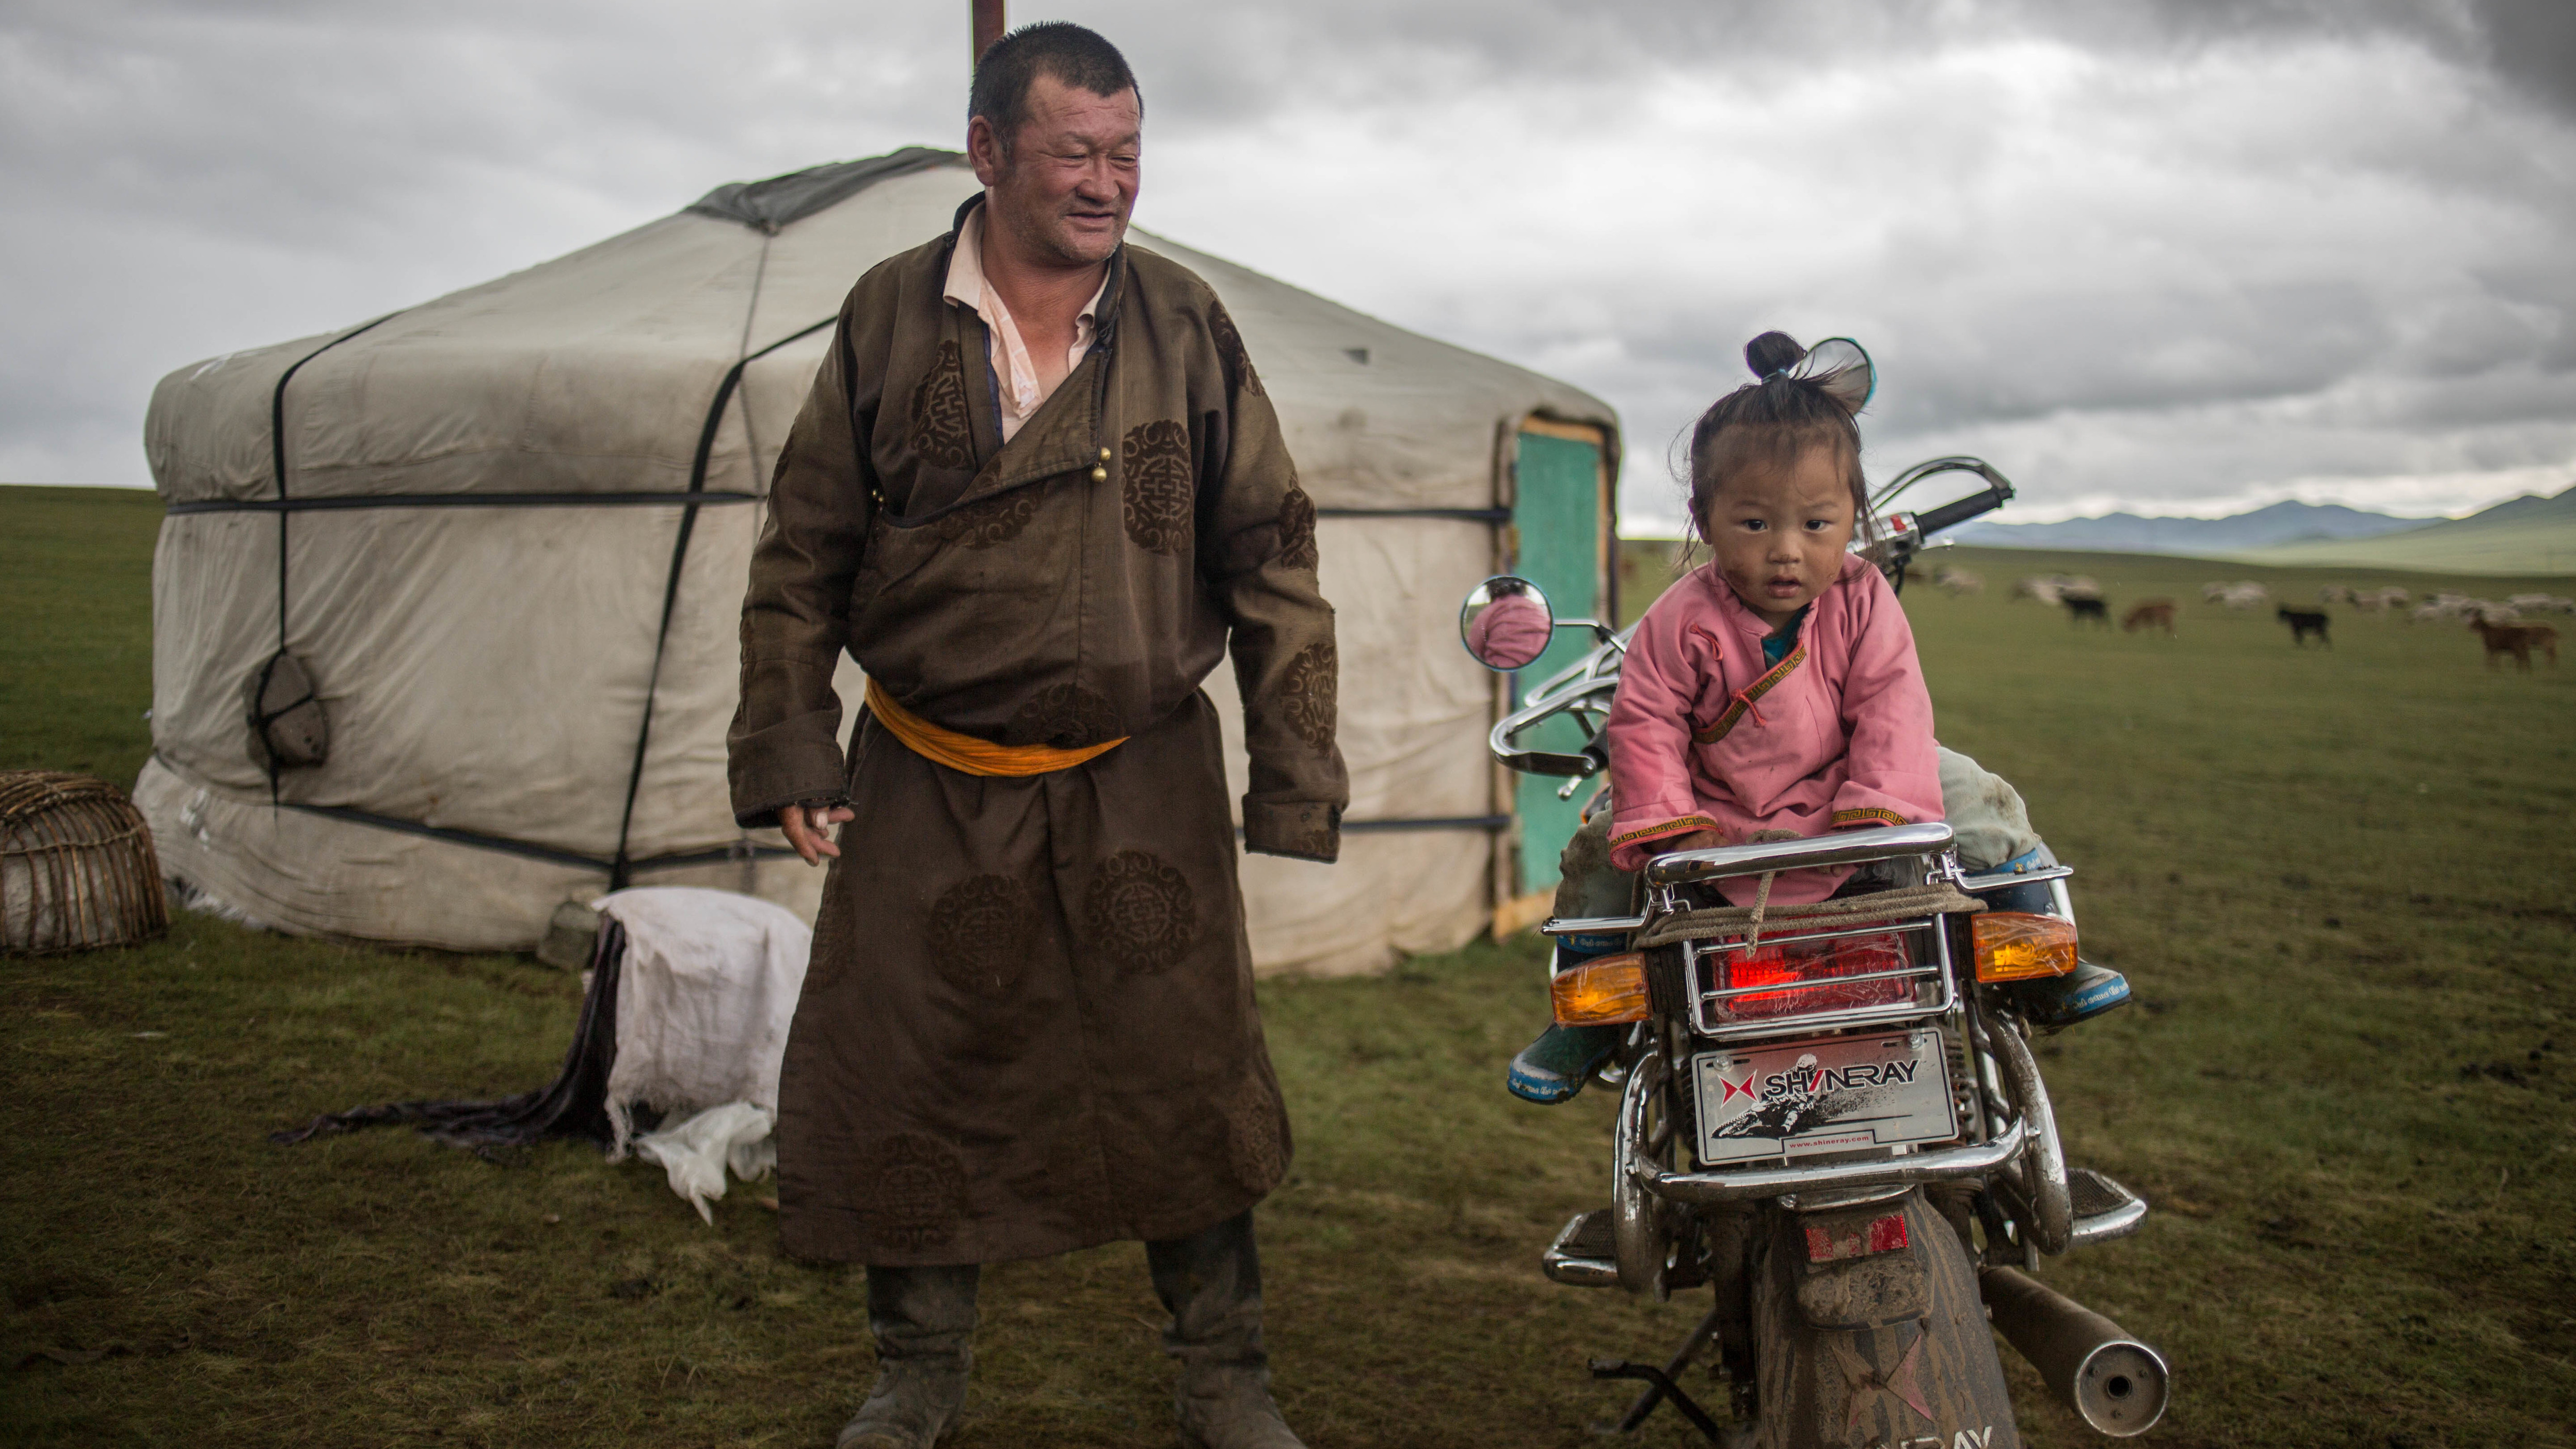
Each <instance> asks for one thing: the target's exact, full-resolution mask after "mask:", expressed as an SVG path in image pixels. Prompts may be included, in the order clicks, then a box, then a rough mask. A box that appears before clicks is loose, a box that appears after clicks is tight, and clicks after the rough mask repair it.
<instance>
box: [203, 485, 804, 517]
mask: <svg viewBox="0 0 2576 1449" xmlns="http://www.w3.org/2000/svg"><path fill="white" fill-rule="evenodd" d="M759 501H760V495H759V494H757V493H733V492H708V493H701V494H698V495H697V496H696V497H695V498H694V499H693V498H691V497H690V495H688V494H686V493H674V492H671V491H669V490H668V489H664V490H662V491H659V492H649V493H366V494H332V495H328V496H325V497H321V498H200V499H197V500H196V501H194V502H190V503H173V504H171V505H170V507H169V508H168V509H167V510H166V511H168V512H170V513H174V514H176V513H338V512H343V511H346V510H348V509H352V508H639V507H649V506H650V505H652V504H656V503H690V502H696V503H701V504H704V505H707V506H708V507H714V506H716V505H718V504H723V503H758V502H759Z"/></svg>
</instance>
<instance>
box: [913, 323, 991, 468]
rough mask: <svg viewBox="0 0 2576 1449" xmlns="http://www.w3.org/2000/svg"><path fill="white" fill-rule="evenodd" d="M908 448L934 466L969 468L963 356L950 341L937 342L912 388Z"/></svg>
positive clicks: (971, 443) (971, 439)
mask: <svg viewBox="0 0 2576 1449" xmlns="http://www.w3.org/2000/svg"><path fill="white" fill-rule="evenodd" d="M910 436H911V442H912V451H913V452H915V453H917V454H919V455H920V457H921V461H923V462H925V463H928V464H930V465H931V466H932V467H934V468H958V469H970V470H971V469H972V468H973V467H974V466H975V430H974V428H973V427H972V426H971V425H970V424H969V423H968V421H967V416H966V359H965V355H964V354H963V353H961V352H959V351H958V350H957V344H956V343H954V342H942V343H940V344H939V355H938V356H937V357H935V358H933V359H932V360H931V364H930V371H928V372H926V373H924V374H922V378H921V381H919V382H917V383H915V384H913V388H912V429H911V435H910Z"/></svg>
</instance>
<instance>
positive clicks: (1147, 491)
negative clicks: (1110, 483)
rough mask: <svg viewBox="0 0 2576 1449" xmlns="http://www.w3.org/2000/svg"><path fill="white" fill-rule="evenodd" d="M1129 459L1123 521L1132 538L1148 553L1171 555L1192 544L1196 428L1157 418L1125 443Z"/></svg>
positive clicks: (1141, 426) (1125, 466) (1131, 430)
mask: <svg viewBox="0 0 2576 1449" xmlns="http://www.w3.org/2000/svg"><path fill="white" fill-rule="evenodd" d="M1120 448H1121V450H1122V451H1123V452H1124V454H1125V456H1126V461H1125V463H1124V464H1122V465H1121V471H1122V472H1123V473H1124V474H1125V481H1124V488H1125V497H1124V500H1123V502H1124V509H1123V517H1124V519H1125V522H1126V524H1127V536H1128V537H1129V538H1131V539H1134V540H1135V541H1136V546H1137V547H1138V548H1141V549H1143V550H1145V551H1146V552H1147V553H1158V554H1164V555H1167V556H1168V555H1171V554H1176V553H1179V552H1180V551H1181V550H1183V549H1185V548H1187V547H1189V546H1190V503H1191V499H1192V495H1193V494H1194V493H1195V492H1196V489H1195V488H1194V487H1193V484H1194V481H1195V480H1194V479H1193V478H1192V476H1191V472H1190V430H1189V429H1188V428H1185V427H1183V426H1182V425H1180V424H1179V423H1175V422H1171V421H1168V420H1157V421H1155V422H1150V423H1138V424H1137V425H1136V426H1134V427H1132V428H1129V429H1128V430H1127V436H1126V438H1125V439H1124V440H1123V441H1122V442H1121V443H1120Z"/></svg>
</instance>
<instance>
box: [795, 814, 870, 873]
mask: <svg viewBox="0 0 2576 1449" xmlns="http://www.w3.org/2000/svg"><path fill="white" fill-rule="evenodd" d="M858 816H859V812H857V811H855V810H853V809H851V808H850V807H849V806H847V805H828V806H827V805H790V806H788V807H786V808H785V809H783V810H781V811H779V812H778V828H779V829H780V830H781V831H783V832H785V834H786V836H787V843H788V844H789V845H792V846H794V847H796V853H797V854H798V855H801V856H803V857H805V863H806V864H807V865H821V864H822V863H823V857H824V856H827V855H828V856H830V857H832V858H833V859H835V860H838V859H840V856H841V847H839V846H838V845H835V844H833V843H832V833H831V832H832V827H833V826H835V825H838V824H840V823H841V822H842V821H844V820H856V819H857V818H858Z"/></svg>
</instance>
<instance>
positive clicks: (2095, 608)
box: [2058, 594, 2111, 629]
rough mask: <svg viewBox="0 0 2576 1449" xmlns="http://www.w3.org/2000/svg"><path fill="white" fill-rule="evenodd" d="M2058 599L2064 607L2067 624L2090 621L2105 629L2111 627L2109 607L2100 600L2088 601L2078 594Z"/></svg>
mask: <svg viewBox="0 0 2576 1449" xmlns="http://www.w3.org/2000/svg"><path fill="white" fill-rule="evenodd" d="M2058 599H2059V602H2061V603H2063V604H2065V605H2066V622H2067V623H2069V624H2081V623H2083V622H2084V621H2085V620H2087V619H2090V620H2092V621H2093V622H2094V623H2096V624H2099V625H2101V626H2102V627H2103V628H2105V629H2108V628H2110V627H2111V606H2110V605H2108V604H2105V603H2103V602H2102V601H2101V600H2100V599H2088V598H2085V597H2084V596H2082V595H2080V594H2061V595H2059V596H2058Z"/></svg>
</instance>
